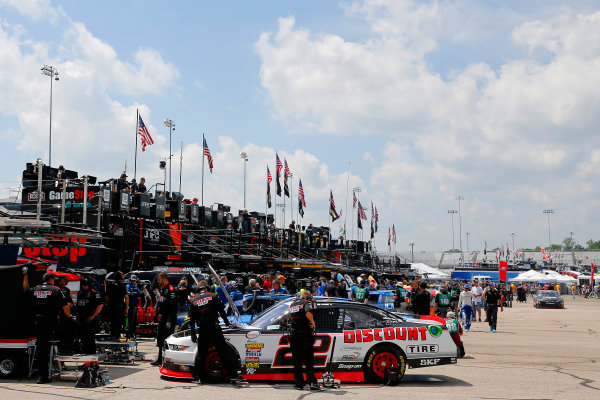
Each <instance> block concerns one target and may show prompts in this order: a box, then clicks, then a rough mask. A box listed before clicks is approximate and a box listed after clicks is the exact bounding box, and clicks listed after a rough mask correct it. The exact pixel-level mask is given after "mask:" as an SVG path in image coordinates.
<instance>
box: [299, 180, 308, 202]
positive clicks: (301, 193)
mask: <svg viewBox="0 0 600 400" xmlns="http://www.w3.org/2000/svg"><path fill="white" fill-rule="evenodd" d="M299 182H300V183H298V201H299V202H300V203H302V206H303V207H306V199H305V198H304V189H303V188H302V180H300V181H299Z"/></svg>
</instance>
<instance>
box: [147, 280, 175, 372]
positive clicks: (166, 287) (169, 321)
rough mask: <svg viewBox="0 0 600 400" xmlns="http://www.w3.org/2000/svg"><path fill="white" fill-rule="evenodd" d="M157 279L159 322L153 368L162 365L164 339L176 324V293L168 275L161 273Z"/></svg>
mask: <svg viewBox="0 0 600 400" xmlns="http://www.w3.org/2000/svg"><path fill="white" fill-rule="evenodd" d="M157 279H158V285H159V287H160V289H158V294H157V296H156V317H157V318H158V317H160V321H158V329H157V332H156V346H158V357H157V358H156V360H155V361H154V362H153V363H152V365H154V366H159V365H162V351H163V345H164V344H165V339H166V338H168V337H169V335H171V334H172V333H173V331H174V330H175V324H176V323H177V293H176V292H175V289H174V288H173V286H172V285H171V284H170V283H169V275H168V274H167V273H166V272H161V273H160V274H158V276H157Z"/></svg>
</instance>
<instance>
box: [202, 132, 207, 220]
mask: <svg viewBox="0 0 600 400" xmlns="http://www.w3.org/2000/svg"><path fill="white" fill-rule="evenodd" d="M204 143H205V139H204V133H202V191H201V194H202V196H201V197H202V207H204V151H205V149H204ZM204 215H206V212H204Z"/></svg>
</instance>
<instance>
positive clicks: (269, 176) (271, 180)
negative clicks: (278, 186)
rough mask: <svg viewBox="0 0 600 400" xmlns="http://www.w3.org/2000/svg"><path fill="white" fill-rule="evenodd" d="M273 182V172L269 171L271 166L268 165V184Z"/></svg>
mask: <svg viewBox="0 0 600 400" xmlns="http://www.w3.org/2000/svg"><path fill="white" fill-rule="evenodd" d="M271 182H273V177H272V176H271V171H269V166H268V165H267V183H271Z"/></svg>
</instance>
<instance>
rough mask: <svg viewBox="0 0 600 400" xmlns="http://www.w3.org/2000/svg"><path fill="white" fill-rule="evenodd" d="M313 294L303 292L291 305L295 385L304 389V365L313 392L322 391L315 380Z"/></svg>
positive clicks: (291, 342)
mask: <svg viewBox="0 0 600 400" xmlns="http://www.w3.org/2000/svg"><path fill="white" fill-rule="evenodd" d="M312 309H313V304H312V294H311V293H310V291H308V290H303V291H302V292H301V294H300V298H299V299H297V300H294V301H293V302H292V304H290V324H291V326H290V328H291V334H290V348H291V350H292V360H293V363H294V384H295V386H296V389H298V390H302V389H303V388H304V376H303V374H302V364H304V365H305V366H306V381H307V382H308V383H309V385H310V389H311V390H320V387H319V384H318V383H317V379H316V378H315V371H314V365H315V349H314V341H315V339H314V332H315V320H314V318H313V314H312Z"/></svg>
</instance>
